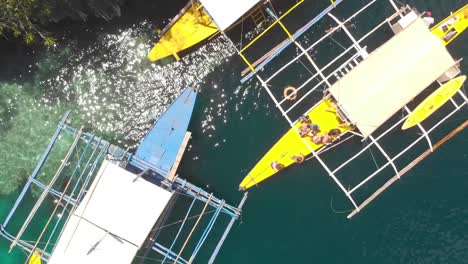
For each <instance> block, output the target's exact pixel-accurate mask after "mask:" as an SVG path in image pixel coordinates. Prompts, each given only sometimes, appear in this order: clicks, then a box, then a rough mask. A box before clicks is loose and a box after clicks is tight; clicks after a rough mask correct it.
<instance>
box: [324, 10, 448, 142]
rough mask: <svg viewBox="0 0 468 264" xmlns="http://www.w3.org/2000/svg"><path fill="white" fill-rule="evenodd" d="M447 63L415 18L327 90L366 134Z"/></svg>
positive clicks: (438, 44)
mask: <svg viewBox="0 0 468 264" xmlns="http://www.w3.org/2000/svg"><path fill="white" fill-rule="evenodd" d="M453 65H455V61H454V60H453V58H452V56H450V54H449V53H448V51H447V49H446V48H445V46H444V45H443V43H442V42H441V41H440V39H439V38H437V36H435V35H433V34H431V32H430V31H429V29H428V28H427V26H426V25H425V23H424V22H423V21H422V19H420V18H418V19H417V20H416V21H414V22H413V23H412V24H411V25H410V26H408V27H407V28H406V29H405V30H403V31H402V32H400V33H398V34H397V35H395V36H394V37H393V38H391V39H390V40H389V41H387V42H386V43H385V44H383V45H382V46H380V47H379V48H377V50H375V51H374V52H372V53H371V54H370V56H369V57H368V58H367V59H366V60H364V61H363V62H361V64H359V65H358V66H357V67H355V68H354V69H353V70H352V71H350V72H349V73H348V74H347V75H346V76H344V77H343V78H341V79H340V80H339V81H337V82H336V83H335V84H334V85H333V86H332V87H331V88H330V89H329V91H330V93H331V94H332V95H333V96H334V97H335V98H336V100H337V101H338V102H339V105H340V107H341V108H342V109H343V110H344V111H345V112H346V114H347V115H348V117H349V118H350V120H351V122H352V123H354V124H355V125H356V127H357V128H358V129H359V130H360V132H361V133H362V134H363V135H364V136H368V135H370V134H372V132H374V131H375V130H376V129H377V128H378V127H380V126H381V125H382V124H383V123H384V122H385V121H387V120H388V119H389V118H390V117H391V116H392V115H393V114H395V113H396V112H398V111H399V110H400V109H401V108H402V107H404V106H405V105H406V104H407V103H408V102H409V101H411V100H412V99H413V98H414V97H416V96H417V95H418V94H419V93H421V92H422V91H423V90H424V89H425V88H426V87H428V86H429V85H430V84H431V83H433V82H434V81H435V80H436V79H437V78H439V77H440V76H441V75H443V74H444V73H445V72H446V71H447V70H448V69H449V68H450V67H452V66H453Z"/></svg>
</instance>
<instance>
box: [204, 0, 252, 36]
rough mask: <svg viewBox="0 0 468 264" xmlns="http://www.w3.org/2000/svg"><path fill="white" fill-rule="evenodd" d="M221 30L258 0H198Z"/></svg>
mask: <svg viewBox="0 0 468 264" xmlns="http://www.w3.org/2000/svg"><path fill="white" fill-rule="evenodd" d="M199 1H200V3H201V4H202V5H203V7H204V8H205V10H206V12H208V14H209V15H210V16H211V18H212V19H213V21H214V22H215V24H216V25H217V26H218V28H219V29H220V30H221V31H222V30H225V29H227V28H228V27H229V26H231V25H232V24H233V23H234V22H236V21H237V20H238V19H239V18H241V17H242V16H243V15H244V14H245V13H247V12H248V11H249V10H250V9H251V8H252V7H253V6H255V5H256V4H257V3H258V2H260V0H237V1H232V0H199Z"/></svg>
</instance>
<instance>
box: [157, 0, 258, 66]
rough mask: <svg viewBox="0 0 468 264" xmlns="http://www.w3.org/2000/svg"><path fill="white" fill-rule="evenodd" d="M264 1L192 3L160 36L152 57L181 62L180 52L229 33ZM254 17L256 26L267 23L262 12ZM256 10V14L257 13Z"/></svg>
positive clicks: (244, 0) (204, 1) (242, 0)
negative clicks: (173, 59) (223, 33)
mask: <svg viewBox="0 0 468 264" xmlns="http://www.w3.org/2000/svg"><path fill="white" fill-rule="evenodd" d="M260 2H261V0H238V1H230V0H197V1H195V0H191V1H190V2H188V3H187V4H186V6H185V7H184V8H183V9H182V10H181V11H180V12H179V14H177V16H175V17H174V18H173V19H172V20H171V22H170V23H169V24H168V25H167V26H166V27H165V28H164V29H163V30H162V31H161V32H160V33H159V37H158V40H157V43H156V45H155V46H154V47H153V48H152V49H151V51H150V52H149V54H148V58H149V59H150V60H151V61H158V60H160V59H163V58H166V57H168V56H174V58H176V60H179V59H180V57H179V55H178V54H179V53H180V52H181V51H184V50H186V49H188V48H190V47H193V46H194V45H196V44H198V43H200V42H202V41H204V40H206V39H208V38H210V37H211V36H213V35H214V34H216V33H217V32H219V31H225V30H227V29H228V28H230V27H231V26H232V25H233V24H234V23H236V21H238V20H239V19H242V16H243V15H245V14H246V13H249V12H250V11H251V10H252V9H253V8H254V7H255V6H257V5H258V4H259V3H260ZM255 10H257V12H258V13H256V14H255V15H254V16H253V17H252V18H253V19H254V21H255V23H260V22H261V21H263V18H264V15H263V13H262V12H261V10H259V9H255ZM255 10H254V11H255Z"/></svg>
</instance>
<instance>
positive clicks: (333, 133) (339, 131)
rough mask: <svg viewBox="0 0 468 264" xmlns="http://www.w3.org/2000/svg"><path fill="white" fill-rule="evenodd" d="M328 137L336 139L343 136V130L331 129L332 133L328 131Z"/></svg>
mask: <svg viewBox="0 0 468 264" xmlns="http://www.w3.org/2000/svg"><path fill="white" fill-rule="evenodd" d="M328 135H330V136H332V137H333V138H336V137H338V136H339V135H341V130H339V129H338V128H333V129H330V131H328Z"/></svg>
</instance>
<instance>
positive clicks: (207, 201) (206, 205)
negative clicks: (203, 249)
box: [174, 193, 213, 264]
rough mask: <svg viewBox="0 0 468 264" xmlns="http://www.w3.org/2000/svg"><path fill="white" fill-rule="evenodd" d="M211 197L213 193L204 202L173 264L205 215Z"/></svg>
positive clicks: (175, 263)
mask: <svg viewBox="0 0 468 264" xmlns="http://www.w3.org/2000/svg"><path fill="white" fill-rule="evenodd" d="M212 197H213V193H211V194H210V197H208V200H206V203H205V206H204V207H203V210H202V211H201V213H200V216H199V217H198V218H197V221H196V222H195V224H194V225H193V227H192V230H190V233H189V234H188V236H187V238H186V239H185V242H184V244H183V245H182V248H181V249H180V251H179V254H177V257H176V259H175V260H174V264H177V261H178V260H179V258H180V256H181V255H182V252H183V251H184V249H185V247H186V246H187V243H188V242H189V240H190V237H191V236H192V234H193V231H195V229H196V228H197V226H198V224H199V223H200V220H201V218H202V217H203V213H205V211H206V208H207V207H208V204H210V201H211V198H212Z"/></svg>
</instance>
